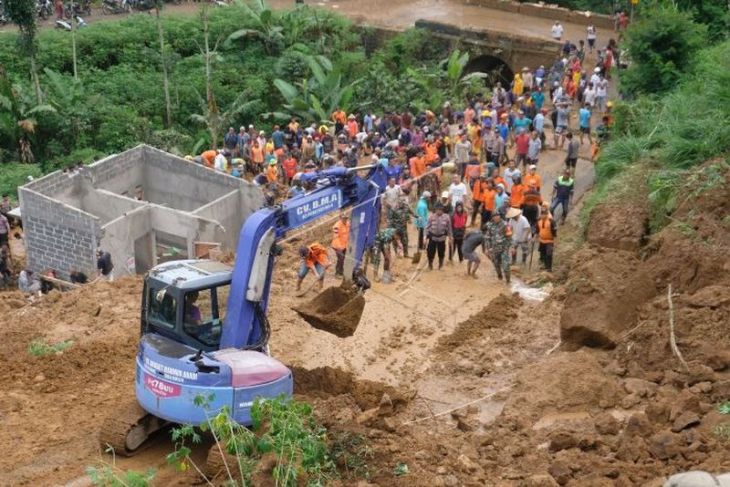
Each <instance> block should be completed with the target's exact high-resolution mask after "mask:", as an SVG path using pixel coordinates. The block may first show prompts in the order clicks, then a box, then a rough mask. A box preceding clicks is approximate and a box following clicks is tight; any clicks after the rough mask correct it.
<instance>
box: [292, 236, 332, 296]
mask: <svg viewBox="0 0 730 487" xmlns="http://www.w3.org/2000/svg"><path fill="white" fill-rule="evenodd" d="M299 257H300V258H301V264H300V266H299V273H298V279H297V291H299V290H301V288H302V281H304V278H305V277H307V274H309V271H310V270H311V271H313V272H314V275H315V277H316V278H317V280H318V281H319V289H320V290H321V289H322V288H323V287H324V273H325V271H326V270H327V268H328V267H329V266H330V263H329V260H328V259H327V249H326V248H324V247H323V246H322V244H320V243H318V242H314V243H313V244H312V245H310V246H309V247H300V248H299Z"/></svg>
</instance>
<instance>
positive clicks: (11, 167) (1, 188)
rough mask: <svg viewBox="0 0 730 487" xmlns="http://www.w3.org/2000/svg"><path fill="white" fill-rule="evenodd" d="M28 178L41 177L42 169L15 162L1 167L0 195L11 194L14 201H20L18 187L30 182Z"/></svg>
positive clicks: (33, 165)
mask: <svg viewBox="0 0 730 487" xmlns="http://www.w3.org/2000/svg"><path fill="white" fill-rule="evenodd" d="M28 176H32V177H34V178H37V177H39V176H41V168H40V167H38V166H37V165H35V164H20V163H15V162H9V163H3V164H1V165H0V195H3V194H9V195H10V197H11V198H12V199H13V200H17V199H18V186H22V185H24V184H25V183H27V182H28Z"/></svg>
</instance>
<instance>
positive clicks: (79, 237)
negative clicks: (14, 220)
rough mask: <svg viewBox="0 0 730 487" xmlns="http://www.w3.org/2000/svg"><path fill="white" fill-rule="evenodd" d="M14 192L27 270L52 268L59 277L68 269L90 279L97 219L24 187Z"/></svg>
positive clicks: (98, 234) (96, 235)
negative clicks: (21, 224) (19, 213)
mask: <svg viewBox="0 0 730 487" xmlns="http://www.w3.org/2000/svg"><path fill="white" fill-rule="evenodd" d="M63 177H64V178H67V176H66V175H63ZM18 193H19V197H20V211H21V214H22V218H23V228H24V231H25V242H26V255H27V266H28V268H30V269H32V270H33V271H36V272H42V271H44V270H46V269H55V270H56V271H57V272H58V273H59V276H60V277H63V278H68V274H69V273H70V271H71V270H72V269H77V270H80V271H83V272H85V273H86V274H87V275H89V276H93V275H94V274H95V273H96V255H95V251H96V246H97V242H98V239H99V236H100V233H101V226H100V221H99V218H97V217H95V216H94V215H91V214H89V213H86V212H84V211H81V210H79V209H77V208H73V207H71V206H69V205H67V204H64V203H62V202H60V201H58V200H54V199H52V198H49V197H48V196H45V195H42V194H40V193H37V192H36V191H33V190H31V189H29V188H28V187H21V188H19V191H18Z"/></svg>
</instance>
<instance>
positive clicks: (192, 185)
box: [144, 146, 242, 211]
mask: <svg viewBox="0 0 730 487" xmlns="http://www.w3.org/2000/svg"><path fill="white" fill-rule="evenodd" d="M144 157H145V165H144V186H145V191H146V197H147V199H149V200H150V201H151V202H153V203H157V204H163V203H164V204H166V206H170V207H172V208H175V209H178V210H183V211H194V210H196V209H198V208H200V207H201V206H203V205H206V204H208V203H209V202H211V201H213V200H216V199H218V198H220V197H222V196H224V195H226V194H227V193H229V192H231V191H234V190H237V189H238V188H239V187H240V186H241V184H242V181H241V180H240V179H237V178H233V177H230V176H227V175H225V174H221V173H219V172H216V171H214V170H213V169H208V168H206V167H204V166H201V165H199V164H193V163H190V162H189V161H186V160H185V159H181V158H179V157H175V156H172V155H170V154H168V153H166V152H163V151H160V150H157V149H154V148H152V147H148V146H145V147H144ZM172 175H175V176H176V178H175V182H176V184H175V185H171V184H170V177H171V176H172Z"/></svg>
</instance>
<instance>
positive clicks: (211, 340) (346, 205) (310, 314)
mask: <svg viewBox="0 0 730 487" xmlns="http://www.w3.org/2000/svg"><path fill="white" fill-rule="evenodd" d="M365 173H366V174H365ZM300 177H301V180H302V182H303V184H304V185H305V186H309V187H310V188H311V191H309V192H308V193H305V194H303V195H300V196H297V197H295V198H291V199H288V200H286V201H284V202H283V203H282V204H280V205H279V206H276V207H266V208H262V209H260V210H258V211H257V212H255V213H253V214H252V215H251V216H250V217H248V218H247V219H246V220H245V222H244V224H243V226H242V228H241V233H240V236H239V241H238V248H237V252H236V260H235V263H234V266H233V267H232V268H231V267H230V266H228V265H226V264H223V263H220V262H217V261H212V260H179V261H171V262H165V263H162V264H159V265H157V266H155V267H154V268H152V269H151V270H150V271H149V272H148V273H147V275H146V276H145V281H144V289H143V295H142V313H141V314H142V316H141V337H140V343H139V349H138V352H137V358H136V373H135V392H136V404H135V403H133V404H132V405H130V407H123V408H121V409H120V411H119V412H118V413H117V414H115V415H113V416H110V417H109V418H107V419H106V420H105V422H104V424H103V426H102V430H101V433H100V443H101V445H102V449H104V450H106V449H108V448H109V447H111V448H113V449H114V452H115V453H116V454H118V455H124V456H129V455H133V454H134V453H135V452H136V451H138V450H139V449H140V448H141V447H142V446H143V444H144V443H145V441H146V440H147V438H148V437H149V436H150V435H151V434H152V433H154V432H155V431H157V430H159V429H161V428H163V427H164V426H165V425H167V424H169V423H177V424H194V425H198V424H201V423H203V422H205V421H206V415H211V414H216V413H217V412H218V411H220V410H221V409H222V408H224V407H226V408H228V410H229V411H230V414H231V416H232V417H233V419H234V420H235V421H236V422H238V423H239V424H242V425H250V423H251V417H250V411H251V407H252V405H253V403H254V400H256V399H257V398H272V397H276V396H279V395H281V394H284V395H291V394H292V393H293V387H294V380H293V377H292V372H291V371H290V370H289V369H288V368H287V367H286V366H285V365H284V364H282V363H281V362H279V361H278V360H276V359H275V358H273V357H271V356H270V355H269V352H268V350H269V348H268V341H269V336H270V326H269V322H268V320H267V307H268V304H269V292H270V288H271V279H272V273H273V269H274V261H275V258H276V256H277V255H278V254H280V252H281V247H280V246H279V245H278V244H277V242H278V241H280V240H281V239H282V238H283V237H284V236H285V235H286V233H287V232H289V231H291V230H293V229H296V228H299V227H302V226H304V225H307V224H309V223H311V222H314V221H315V220H317V219H319V218H321V217H324V216H326V215H329V214H331V213H333V212H337V211H340V210H348V211H350V212H351V215H350V218H351V225H350V236H349V244H348V255H349V256H350V259H348V262H347V264H348V265H347V266H346V268H345V275H346V276H348V277H350V278H351V279H350V280H349V284H350V285H352V284H353V282H354V283H357V282H358V281H359V282H360V286H359V290H360V291H362V290H363V289H365V288H366V287H367V284H366V283H367V280H366V279H364V276H362V271H361V269H360V264H361V261H362V257H363V254H364V253H365V251H366V250H367V249H368V248H369V247H371V246H372V245H373V243H374V239H375V236H376V233H377V230H378V223H379V220H380V195H381V193H382V192H383V191H384V189H385V187H386V183H387V174H386V172H385V170H384V168H383V167H382V166H381V165H380V164H375V165H373V166H364V167H363V166H360V167H356V168H349V169H348V168H344V167H334V168H330V169H325V170H322V171H317V172H312V173H304V174H301V175H300ZM352 278H355V281H353V280H352ZM347 283H348V281H346V284H347ZM352 288H353V289H355V290H357V289H358V286H356V285H354V286H352ZM335 289H336V290H337V292H329V293H328V291H331V290H335ZM325 293H328V296H327V299H325V300H320V301H321V302H319V303H317V298H315V300H314V301H313V302H312V303H314V305H313V306H311V307H309V308H308V311H307V312H302V313H300V314H301V315H302V316H303V317H304V318H305V319H306V320H307V321H308V322H309V323H310V324H312V325H313V326H315V327H318V328H321V329H325V330H327V320H328V318H332V319H333V320H335V322H336V321H337V320H338V319H340V320H346V321H349V322H348V323H345V325H346V326H345V328H346V329H347V327H348V326H349V332H344V334H343V332H342V331H341V329H342V327H339V328H337V329H339V330H340V331H339V332H337V331H332V332H333V333H335V334H337V335H339V336H345V335H347V334H351V333H353V332H354V328H355V327H356V326H357V321H359V316H360V314H362V308H363V306H364V299H363V297H362V295H361V292H357V291H349V290H347V289H346V288H344V287H343V288H330V289H327V290H325ZM325 293H323V294H325ZM351 298H352V299H351ZM353 303H355V304H353ZM342 310H345V311H346V312H344V313H343V312H342ZM353 311H354V313H353ZM338 313H339V314H338ZM353 317H354V318H353ZM352 321H355V323H354V324H353V323H352ZM353 325H354V326H353ZM333 330H334V328H333ZM199 396H202V397H204V398H206V399H208V400H209V401H208V404H207V406H206V408H202V407H200V406H198V405H196V404H195V402H196V401H195V400H196V398H197V397H199Z"/></svg>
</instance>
